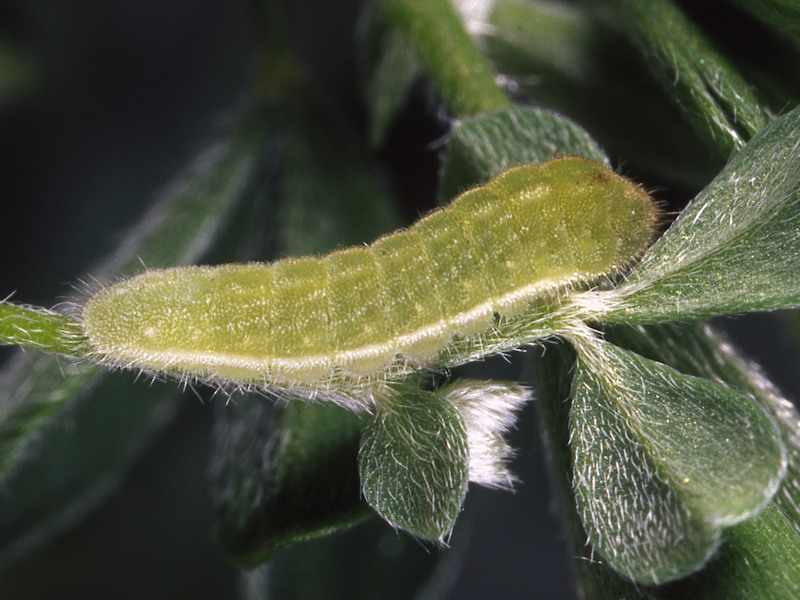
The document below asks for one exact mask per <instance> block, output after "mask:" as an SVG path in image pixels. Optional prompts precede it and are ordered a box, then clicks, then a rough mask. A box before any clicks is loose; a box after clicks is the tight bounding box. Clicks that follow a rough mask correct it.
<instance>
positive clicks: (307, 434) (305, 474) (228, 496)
mask: <svg viewBox="0 0 800 600" xmlns="http://www.w3.org/2000/svg"><path fill="white" fill-rule="evenodd" d="M360 436H361V421H360V419H359V418H358V417H357V416H356V415H354V414H353V413H351V412H349V411H345V410H344V409H342V408H339V407H337V406H331V405H316V404H307V403H303V402H302V401H298V400H295V401H293V402H290V403H289V404H287V405H285V406H276V405H275V404H274V402H273V401H272V400H271V399H265V398H263V397H261V396H258V395H256V394H249V395H244V396H236V397H234V398H232V402H229V403H227V404H225V405H222V404H220V405H219V407H218V413H217V419H216V424H215V427H214V448H215V453H214V456H213V458H212V462H211V484H212V489H213V492H214V504H215V506H216V511H217V520H216V535H217V538H218V539H219V540H220V541H221V542H222V544H223V546H224V547H225V550H226V551H227V552H228V554H229V555H230V556H231V557H232V558H233V559H234V560H235V561H236V562H237V563H239V564H242V565H246V566H250V565H254V564H257V563H259V562H262V561H264V560H266V559H267V558H269V557H270V556H271V555H272V553H273V552H274V551H275V550H276V549H278V548H280V547H282V546H285V545H287V544H291V543H294V542H298V541H301V540H304V539H309V538H313V537H317V536H322V535H326V534H328V533H330V532H331V531H334V530H338V529H342V528H345V527H347V526H349V525H351V524H353V523H354V522H357V521H359V520H362V519H363V518H364V517H365V516H367V515H368V514H369V508H368V507H367V506H366V505H365V504H364V503H363V502H361V499H360V494H359V483H358V470H357V468H356V461H357V456H358V446H359V440H360Z"/></svg>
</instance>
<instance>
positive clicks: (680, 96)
mask: <svg viewBox="0 0 800 600" xmlns="http://www.w3.org/2000/svg"><path fill="white" fill-rule="evenodd" d="M612 5H614V6H616V7H617V8H618V10H617V11H615V12H614V13H613V16H614V18H615V19H618V20H619V22H620V23H621V24H622V25H623V27H624V28H625V29H626V32H627V34H628V35H629V36H630V38H631V39H632V41H633V42H634V43H635V44H636V45H637V46H638V48H639V51H640V52H641V53H642V55H643V56H644V57H645V59H646V60H647V64H648V66H650V68H651V70H653V74H654V75H655V77H656V79H657V80H658V82H659V83H660V84H661V87H662V88H663V89H664V91H665V92H666V93H667V94H668V95H669V97H670V98H671V99H672V101H673V102H675V103H676V104H677V105H678V106H679V107H680V109H681V110H682V111H683V114H684V116H685V117H686V118H687V119H688V120H689V122H690V123H692V125H693V126H694V128H695V129H696V130H697V131H698V133H700V134H701V135H702V136H703V137H705V139H706V140H707V141H708V143H710V144H712V145H713V146H714V147H715V148H716V149H717V150H718V151H719V152H720V153H721V154H722V155H723V156H727V155H728V154H729V153H730V152H731V151H732V150H735V149H738V148H741V147H742V146H743V145H744V144H745V142H746V141H747V140H748V138H749V137H750V136H752V135H753V134H754V133H755V132H757V131H759V130H760V129H762V128H763V127H764V126H765V125H766V124H767V122H768V118H769V115H768V113H767V112H766V111H764V110H763V109H762V108H761V107H760V106H759V102H758V100H757V98H756V95H755V93H754V92H753V90H752V89H751V88H750V86H749V85H748V84H747V82H746V81H745V80H744V78H743V77H742V76H741V75H740V74H739V72H738V71H737V70H736V69H735V68H734V67H733V66H732V65H731V64H730V63H729V62H728V61H727V60H726V59H725V58H724V57H723V56H722V55H721V54H720V53H718V52H717V51H716V50H715V49H714V48H713V46H712V44H711V42H709V41H708V39H707V38H706V37H705V36H704V35H703V33H702V32H701V31H700V29H699V28H698V27H697V26H696V25H695V24H694V23H693V22H692V21H690V20H689V19H688V18H687V17H686V16H685V15H684V14H683V12H682V11H681V10H680V8H679V7H678V6H677V5H676V4H674V3H673V2H671V0H615V2H613V3H612Z"/></svg>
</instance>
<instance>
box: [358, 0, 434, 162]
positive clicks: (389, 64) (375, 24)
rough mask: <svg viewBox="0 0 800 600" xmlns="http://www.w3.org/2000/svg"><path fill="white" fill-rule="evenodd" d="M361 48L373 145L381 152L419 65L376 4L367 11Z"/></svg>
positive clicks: (364, 90)
mask: <svg viewBox="0 0 800 600" xmlns="http://www.w3.org/2000/svg"><path fill="white" fill-rule="evenodd" d="M358 45H359V58H360V64H359V75H360V79H361V87H362V90H363V94H364V96H365V100H366V103H367V109H368V111H369V141H370V144H371V146H372V147H373V148H377V147H379V146H380V145H381V143H383V141H384V139H385V138H386V134H387V132H388V130H389V127H390V126H391V124H392V121H393V120H394V117H395V116H396V115H397V113H398V112H399V110H400V109H401V108H402V106H403V104H404V102H405V100H406V96H407V92H408V88H409V87H410V86H411V82H412V80H413V78H414V76H415V75H416V74H417V73H418V72H419V64H418V62H417V57H416V54H414V51H413V49H412V47H411V46H410V45H409V44H407V43H406V40H405V38H404V37H403V36H402V35H401V34H400V32H399V31H398V30H396V29H393V28H392V27H391V26H390V25H389V23H388V22H387V21H386V18H385V15H384V13H383V12H382V11H380V10H377V8H376V6H375V5H374V4H367V5H366V6H365V7H364V12H363V14H362V23H361V27H360V29H359V37H358Z"/></svg>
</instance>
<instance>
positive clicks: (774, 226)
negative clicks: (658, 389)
mask: <svg viewBox="0 0 800 600" xmlns="http://www.w3.org/2000/svg"><path fill="white" fill-rule="evenodd" d="M799 148H800V109H795V110H793V111H791V112H790V113H788V114H786V115H785V116H783V117H781V118H779V119H776V120H775V121H773V122H772V123H771V124H770V125H769V127H767V128H766V129H765V130H764V131H762V132H761V133H760V134H758V135H757V136H755V137H754V138H753V139H752V140H751V141H750V143H748V144H747V146H745V147H744V148H743V149H742V150H741V151H740V152H737V153H736V154H735V155H734V156H733V158H732V159H731V161H730V162H729V163H728V165H727V166H726V167H725V169H724V170H723V171H722V172H721V173H720V174H719V175H718V176H717V178H716V179H714V181H712V182H711V183H710V184H709V185H708V187H706V188H705V189H704V190H703V191H702V192H701V193H700V195H698V196H697V198H695V199H694V200H693V201H692V202H691V203H690V204H689V206H687V207H686V209H685V210H684V211H683V212H682V213H681V214H680V215H679V216H678V218H677V219H676V220H675V222H674V223H673V224H672V226H671V227H670V228H669V229H668V230H667V232H666V233H665V234H664V235H663V236H662V237H661V239H659V240H658V241H657V242H656V243H655V244H654V245H653V246H652V247H651V248H650V250H649V251H648V252H647V253H646V254H645V256H644V257H643V258H642V261H641V262H640V263H639V264H637V265H636V266H635V267H634V268H633V270H632V271H631V272H630V274H629V275H628V277H627V280H626V282H625V283H624V284H623V285H621V286H620V287H619V288H618V290H617V291H616V292H614V293H613V296H614V297H615V299H619V300H620V302H619V303H618V304H617V303H615V304H614V306H613V307H612V308H611V313H610V314H609V315H608V319H609V320H611V321H626V322H633V323H636V322H655V321H668V320H687V319H698V318H707V317H711V316H716V315H724V314H734V313H741V312H748V311H756V310H771V309H776V308H787V307H793V306H799V305H800V269H798V268H797V265H798V264H800V151H798V149H799ZM615 301H616V300H615Z"/></svg>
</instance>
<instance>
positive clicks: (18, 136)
mask: <svg viewBox="0 0 800 600" xmlns="http://www.w3.org/2000/svg"><path fill="white" fill-rule="evenodd" d="M297 6H300V7H302V8H301V9H298V10H297V11H296V12H298V13H299V14H295V15H294V22H295V24H296V26H297V33H296V36H297V43H298V46H299V48H300V51H301V53H305V54H306V56H307V58H308V59H309V61H310V64H311V68H312V74H313V76H314V77H315V80H316V82H317V84H318V85H319V87H320V88H321V89H323V90H324V91H325V93H326V94H328V95H329V96H330V97H331V98H333V99H334V100H333V101H334V102H335V103H338V104H339V105H340V106H343V107H345V110H348V111H353V113H354V114H357V113H358V110H359V108H358V104H359V102H358V99H357V97H356V94H355V91H354V90H355V73H353V72H352V69H351V68H350V67H349V66H348V65H351V64H352V62H351V58H350V53H351V52H352V48H350V47H341V46H340V45H336V44H332V43H331V42H332V41H335V40H342V39H347V37H348V36H347V34H346V30H347V29H348V28H350V27H352V22H353V15H354V13H355V8H354V7H353V6H351V5H350V3H349V2H347V3H340V4H339V3H336V2H326V1H323V0H312V1H308V2H303V3H301V4H298V5H297ZM0 29H1V30H3V31H5V33H6V34H7V35H10V37H11V39H12V40H16V41H18V42H19V43H20V44H21V46H22V47H24V48H25V49H27V51H29V52H30V55H31V56H32V57H33V58H34V59H35V61H36V65H37V68H38V70H37V76H38V79H37V81H35V82H34V84H33V85H32V86H31V87H30V88H29V89H28V91H27V92H25V93H23V94H22V95H19V96H16V97H14V96H12V97H11V98H10V99H6V100H3V101H0V207H1V208H0V210H2V213H1V214H2V217H0V228H1V229H0V231H2V234H1V235H0V256H2V257H3V258H2V259H0V297H5V296H6V295H8V294H10V293H11V292H15V291H16V293H15V295H14V299H15V300H16V301H19V302H24V303H30V304H35V305H46V306H52V305H53V304H55V303H57V302H58V301H59V300H60V299H61V298H63V297H67V296H69V295H70V294H71V293H72V291H73V287H72V286H73V285H75V283H76V281H77V278H78V277H79V276H80V274H83V273H85V270H86V269H87V268H88V266H89V265H91V264H92V262H93V261H94V260H95V259H96V258H97V257H99V256H103V255H105V254H106V253H107V252H108V251H110V250H111V249H112V248H114V246H115V244H116V241H117V240H118V239H119V236H120V235H121V233H122V232H124V231H125V230H126V228H127V227H128V226H129V225H130V224H131V223H134V222H135V221H136V220H137V218H138V217H139V216H140V215H141V213H142V212H143V210H144V209H145V208H146V207H147V206H148V205H149V203H150V202H151V201H152V198H153V196H154V195H155V194H156V193H157V192H158V190H159V189H160V188H161V187H162V186H163V185H164V184H166V183H167V182H168V181H169V179H170V178H171V177H172V176H173V175H174V174H175V173H176V172H177V171H178V170H179V169H180V168H181V167H182V166H183V165H185V164H186V163H187V162H188V161H189V160H190V159H191V158H192V156H193V154H194V151H195V150H196V149H197V148H198V147H199V145H200V144H201V142H202V141H203V140H204V139H207V138H208V137H210V136H212V135H213V134H214V133H215V132H216V131H218V130H219V129H220V125H221V124H222V123H224V122H225V119H226V116H227V114H228V111H229V109H230V108H231V107H233V106H234V105H235V104H236V103H237V100H238V98H239V97H240V95H241V93H242V91H243V89H244V88H245V86H246V84H247V81H248V74H249V73H250V70H251V67H252V65H251V52H252V45H253V39H252V35H251V31H250V22H249V13H248V5H247V3H246V2H243V1H241V2H224V1H222V0H171V1H170V2H161V1H156V0H149V1H148V0H114V1H112V2H108V1H101V0H75V1H71V2H68V3H63V2H57V1H55V0H38V1H28V2H25V3H24V4H23V3H19V4H17V3H14V2H10V3H6V4H5V5H3V6H2V7H0ZM320 48H322V50H320ZM422 104H424V103H420V106H419V107H417V110H423V108H424V107H423V106H422ZM412 120H413V119H409V121H412ZM418 120H419V121H420V122H423V123H427V124H428V126H429V127H430V130H429V131H425V132H421V133H419V134H418V136H419V137H421V138H422V139H425V138H426V137H427V138H429V139H430V140H433V139H435V138H436V136H438V135H440V133H441V132H440V131H439V130H438V129H437V127H439V126H440V125H441V124H440V123H437V122H436V119H435V116H432V115H430V114H426V115H423V118H421V119H418ZM409 137H414V136H413V135H412V134H409ZM397 143H398V142H395V144H397ZM415 151H417V150H415ZM434 168H435V165H434ZM423 204H424V202H423ZM723 326H724V327H726V328H728V329H730V330H731V331H732V332H733V333H734V335H735V336H736V337H737V338H738V339H740V340H741V341H742V343H743V344H744V345H745V347H746V348H747V349H748V351H749V352H751V353H752V354H753V355H754V356H758V357H760V358H761V359H762V362H763V364H765V365H766V366H767V368H768V371H770V373H771V374H772V375H773V377H774V379H775V381H776V382H777V383H778V384H779V385H781V387H782V389H784V390H786V391H788V392H789V393H790V394H792V393H794V391H795V390H797V389H798V384H800V377H798V376H797V374H796V372H795V371H794V369H792V368H791V367H785V368H782V366H785V365H793V364H796V362H792V360H793V358H792V356H793V352H794V350H793V348H792V346H791V343H790V342H789V340H788V339H787V338H786V337H785V335H784V334H783V331H782V326H781V324H780V321H778V320H776V319H775V318H774V317H771V316H757V317H747V318H738V319H733V320H727V321H725V322H724V323H723ZM7 354H8V353H7V352H3V353H1V354H0V359H4V358H5V357H6V356H7ZM212 412H213V411H212V406H211V405H210V404H209V403H205V404H204V403H201V402H199V401H198V400H197V399H196V398H194V397H189V398H187V399H186V402H185V405H184V408H183V409H182V411H181V413H180V414H179V416H178V418H177V420H176V421H175V422H174V423H173V424H172V425H171V426H170V427H169V428H168V429H167V430H166V431H164V432H163V434H162V435H161V436H160V437H159V438H158V439H157V440H156V442H155V443H154V444H153V446H152V447H151V448H150V449H149V451H148V452H147V454H146V455H144V456H143V457H142V458H141V459H140V460H139V461H138V463H137V464H136V465H135V466H134V468H133V469H132V471H131V473H130V475H129V477H128V478H127V479H126V481H125V483H124V485H123V486H122V487H121V488H120V489H119V490H118V491H117V492H116V493H115V494H114V495H113V496H112V497H111V499H110V500H109V502H107V503H106V504H105V505H104V506H103V507H102V508H101V509H99V510H97V511H96V512H94V513H92V514H91V515H90V516H89V517H88V518H86V520H85V521H84V522H83V523H82V524H81V525H80V526H79V527H77V528H76V529H74V530H72V531H69V532H67V533H65V534H64V535H62V536H61V537H59V538H58V539H57V540H55V541H54V542H53V543H51V544H50V545H48V546H47V547H45V548H44V549H42V550H40V551H37V552H36V553H34V555H33V556H32V557H30V558H29V559H26V560H24V561H22V562H21V563H19V564H17V565H15V566H13V567H11V568H10V569H9V570H8V571H7V572H6V573H5V574H2V575H0V597H3V598H11V597H13V598H18V599H20V600H21V599H25V598H55V597H58V598H95V597H97V598H100V597H115V598H143V597H147V598H172V597H192V598H234V597H235V596H236V591H237V585H238V584H237V573H236V572H235V570H234V569H233V568H232V567H230V566H229V565H228V563H227V562H226V560H225V558H224V556H223V555H222V553H221V552H220V551H219V549H218V548H217V547H216V545H215V543H214V541H213V540H212V538H211V519H212V514H211V507H210V501H209V498H208V490H207V487H206V483H205V472H206V465H207V461H208V453H209V449H208V435H209V428H210V423H211V418H212ZM533 418H534V416H533V414H532V411H531V410H527V411H526V414H525V416H524V419H523V425H522V428H523V430H524V431H526V432H527V433H528V434H529V433H530V432H531V431H535V425H534V424H533V423H532V420H533ZM534 437H535V436H534ZM517 446H518V447H520V448H522V449H521V452H520V455H519V456H518V459H517V460H516V463H515V464H516V466H515V472H516V473H517V474H518V475H519V477H520V479H521V481H522V484H521V485H520V486H519V488H518V490H517V492H516V493H514V494H511V493H505V492H493V491H488V490H484V489H479V488H474V487H473V488H472V489H471V490H470V493H469V495H468V497H467V502H466V507H465V510H464V512H463V514H462V517H461V518H460V520H459V522H458V525H457V527H456V531H455V534H454V537H453V546H454V551H455V552H465V554H464V555H463V556H464V562H463V564H462V567H461V570H460V571H459V572H454V573H453V574H452V581H453V583H452V588H451V589H450V591H449V592H448V595H447V596H446V597H448V598H463V599H473V598H474V599H483V598H507V599H512V598H570V597H573V596H574V592H573V590H572V585H573V577H572V574H571V572H570V569H571V568H572V567H571V559H570V555H569V551H568V550H567V547H566V545H565V543H564V541H563V533H562V532H561V530H560V528H559V527H560V526H559V520H558V514H557V506H556V504H555V502H554V500H553V498H552V493H551V491H550V489H549V487H548V482H547V474H546V472H545V467H544V465H543V455H544V452H543V451H542V449H541V447H540V446H539V444H538V438H537V439H536V443H530V442H527V443H524V444H522V443H518V444H517ZM392 535H393V534H392ZM467 541H468V542H469V544H467V543H466V542H467ZM321 585H324V583H321ZM376 597H378V596H376Z"/></svg>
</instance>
